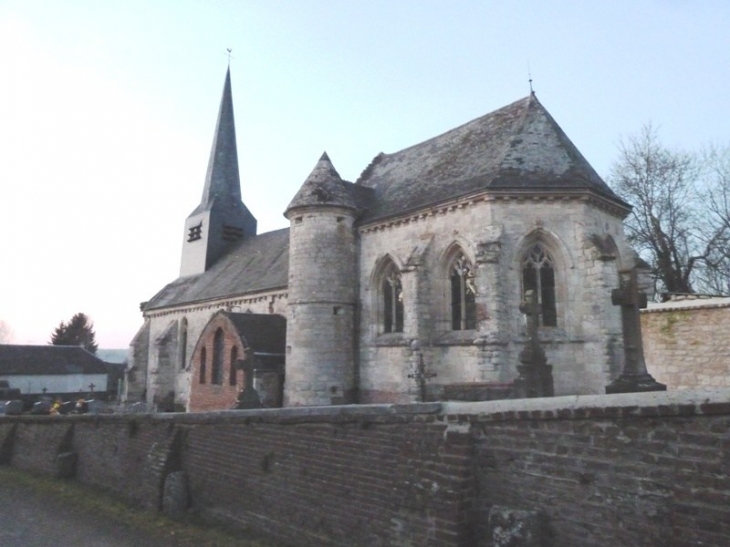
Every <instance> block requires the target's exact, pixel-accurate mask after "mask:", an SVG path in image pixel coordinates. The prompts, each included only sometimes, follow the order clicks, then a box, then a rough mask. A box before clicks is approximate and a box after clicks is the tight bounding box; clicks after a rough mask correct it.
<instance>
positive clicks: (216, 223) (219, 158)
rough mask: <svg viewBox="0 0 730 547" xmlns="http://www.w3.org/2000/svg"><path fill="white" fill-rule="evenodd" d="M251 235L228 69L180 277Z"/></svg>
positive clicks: (189, 221)
mask: <svg viewBox="0 0 730 547" xmlns="http://www.w3.org/2000/svg"><path fill="white" fill-rule="evenodd" d="M254 235H256V219H255V218H254V216H253V215H252V214H251V213H250V212H249V210H248V209H247V208H246V206H245V205H244V204H243V202H242V201H241V183H240V179H239V175H238V151H237V148H236V127H235V121H234V117H233V98H232V94H231V72H230V68H229V69H228V70H227V71H226V80H225V83H224V85H223V96H222V97H221V104H220V109H219V111H218V122H217V123H216V127H215V134H214V136H213V146H212V148H211V151H210V159H209V161H208V171H207V173H206V175H205V185H204V187H203V196H202V198H201V200H200V204H199V205H198V206H197V207H196V208H195V210H194V211H193V212H192V213H190V216H188V218H187V220H186V221H185V239H184V240H183V253H182V261H181V265H180V276H181V277H182V276H187V275H195V274H199V273H203V272H204V271H206V270H207V269H209V268H210V267H211V266H212V265H213V263H215V261H216V260H218V259H219V258H220V257H221V256H222V255H224V254H225V253H226V252H227V251H228V250H229V249H230V247H231V246H232V245H233V244H235V242H236V241H238V240H240V239H242V238H244V237H251V236H254Z"/></svg>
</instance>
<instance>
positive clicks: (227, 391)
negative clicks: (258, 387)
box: [189, 315, 243, 412]
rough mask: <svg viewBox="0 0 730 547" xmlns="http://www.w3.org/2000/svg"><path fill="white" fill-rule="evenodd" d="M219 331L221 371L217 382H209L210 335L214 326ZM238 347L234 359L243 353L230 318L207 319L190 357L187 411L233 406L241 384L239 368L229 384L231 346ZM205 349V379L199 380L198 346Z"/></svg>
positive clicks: (229, 407)
mask: <svg viewBox="0 0 730 547" xmlns="http://www.w3.org/2000/svg"><path fill="white" fill-rule="evenodd" d="M219 328H220V329H222V331H223V371H222V372H223V375H222V378H223V379H222V382H221V383H220V384H214V383H213V382H212V372H213V355H214V351H213V350H214V347H213V346H214V339H215V333H216V331H217V330H218V329H219ZM234 346H235V347H236V348H238V349H237V351H238V359H241V358H242V357H243V344H242V343H241V338H240V337H239V336H238V333H237V332H236V330H235V328H233V325H231V323H230V321H228V319H227V318H226V317H225V316H223V315H218V316H215V317H213V319H212V320H211V321H210V323H208V325H207V326H206V327H205V330H203V333H202V334H201V335H200V339H199V341H198V343H197V345H196V346H195V350H194V352H193V357H192V361H191V363H192V367H191V369H192V377H191V385H190V402H189V410H190V412H203V411H208V410H229V409H231V408H234V407H235V406H236V400H237V398H238V392H239V391H240V390H241V388H243V371H241V370H238V371H236V385H230V381H229V380H230V370H231V349H232V348H233V347H234ZM203 348H205V353H206V366H205V368H206V371H205V383H202V384H201V383H200V361H201V353H202V349H203Z"/></svg>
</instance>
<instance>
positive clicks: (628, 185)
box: [610, 124, 730, 294]
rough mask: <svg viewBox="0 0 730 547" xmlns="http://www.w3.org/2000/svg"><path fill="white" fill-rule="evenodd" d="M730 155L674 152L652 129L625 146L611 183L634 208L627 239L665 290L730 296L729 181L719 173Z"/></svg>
mask: <svg viewBox="0 0 730 547" xmlns="http://www.w3.org/2000/svg"><path fill="white" fill-rule="evenodd" d="M713 158H714V160H713ZM727 158H728V155H727V154H724V155H723V154H722V153H720V152H719V151H716V152H715V154H714V155H713V154H712V153H707V154H705V155H704V157H702V156H701V155H697V154H690V153H686V152H681V151H675V150H670V149H669V148H667V147H665V146H663V145H662V144H661V143H660V141H659V139H658V136H657V132H656V129H655V128H654V127H653V126H652V125H651V124H649V125H645V126H644V127H643V128H642V130H641V131H640V132H639V134H638V135H635V136H633V137H630V138H629V139H628V140H626V141H624V142H622V143H621V144H620V145H619V158H618V160H617V161H616V162H615V163H614V165H613V168H612V173H611V177H610V181H611V182H612V184H613V186H614V188H615V189H616V191H617V192H618V194H619V195H620V196H621V197H622V198H623V199H624V200H626V201H627V202H628V203H629V204H631V205H632V207H633V211H632V213H631V215H630V216H629V217H628V218H627V220H626V229H627V237H628V239H629V242H630V243H631V244H632V245H634V248H635V249H636V250H637V251H638V252H639V254H640V256H641V257H642V258H644V260H646V261H647V262H648V263H649V264H650V265H651V266H652V268H653V272H654V279H655V283H656V289H657V291H658V292H660V293H664V294H667V293H670V294H671V293H694V292H696V291H697V290H698V289H699V290H700V291H701V292H706V291H712V292H716V293H721V294H727V292H728V288H730V287H727V286H726V287H725V288H724V289H722V288H721V285H722V283H721V281H722V280H723V278H722V273H721V272H722V270H723V269H724V268H727V267H728V260H727V259H728V249H727V243H728V238H729V237H730V214H729V213H730V208H729V207H728V205H729V204H730V179H728V178H727V177H724V178H723V176H720V173H724V174H725V175H727V174H728V173H730V161H726V162H725V163H723V162H722V161H721V160H723V159H725V160H727ZM710 160H713V161H714V163H713V161H710ZM713 165H714V166H715V167H714V171H713V167H712V166H713ZM725 168H729V169H728V170H727V171H723V169H725ZM713 172H714V173H715V175H714V176H710V175H711V173H713ZM723 184H724V186H723ZM725 285H727V279H726V278H725Z"/></svg>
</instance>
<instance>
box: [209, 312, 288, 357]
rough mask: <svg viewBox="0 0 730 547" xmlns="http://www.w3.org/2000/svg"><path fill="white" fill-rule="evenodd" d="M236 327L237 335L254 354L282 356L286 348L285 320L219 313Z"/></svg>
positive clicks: (281, 318)
mask: <svg viewBox="0 0 730 547" xmlns="http://www.w3.org/2000/svg"><path fill="white" fill-rule="evenodd" d="M221 313H222V315H224V316H226V317H228V318H229V319H230V321H231V323H232V324H233V325H234V326H235V327H236V331H237V332H238V335H239V336H240V337H241V338H242V339H243V340H245V341H246V343H247V345H248V347H251V348H253V350H254V354H256V353H264V354H281V355H283V354H284V350H285V348H286V319H285V318H284V317H282V316H281V315H276V314H263V313H231V312H221Z"/></svg>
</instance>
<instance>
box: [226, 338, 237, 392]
mask: <svg viewBox="0 0 730 547" xmlns="http://www.w3.org/2000/svg"><path fill="white" fill-rule="evenodd" d="M237 360H238V346H233V347H232V348H231V364H230V366H229V372H228V384H229V385H231V386H235V385H236V382H237V378H236V373H237V372H238V371H237V370H236V361H237Z"/></svg>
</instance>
